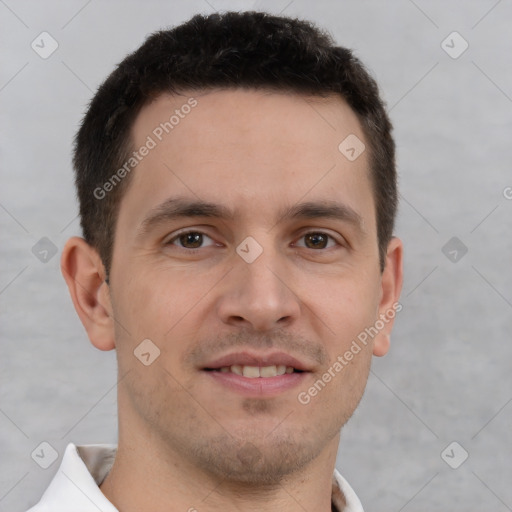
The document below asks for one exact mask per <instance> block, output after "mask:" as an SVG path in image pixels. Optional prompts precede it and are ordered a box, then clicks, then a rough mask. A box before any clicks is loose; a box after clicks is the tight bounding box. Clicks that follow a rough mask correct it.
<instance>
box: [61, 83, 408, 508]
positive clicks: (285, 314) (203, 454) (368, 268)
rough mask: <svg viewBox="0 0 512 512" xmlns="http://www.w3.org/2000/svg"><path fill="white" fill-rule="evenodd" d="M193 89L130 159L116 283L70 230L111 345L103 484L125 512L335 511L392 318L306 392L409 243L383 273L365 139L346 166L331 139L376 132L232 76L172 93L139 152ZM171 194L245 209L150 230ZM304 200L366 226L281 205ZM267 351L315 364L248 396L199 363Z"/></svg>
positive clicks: (393, 245) (387, 290)
mask: <svg viewBox="0 0 512 512" xmlns="http://www.w3.org/2000/svg"><path fill="white" fill-rule="evenodd" d="M190 96H193V97H194V98H195V99H196V100H197V106H196V107H195V108H194V109H192V110H191V112H190V113H189V114H188V115H187V116H185V117H184V119H181V120H180V123H179V125H177V126H175V127H174V129H173V131H172V132H171V133H170V134H168V135H165V136H164V137H163V139H162V141H161V142H158V144H157V146H156V147H155V148H154V149H152V150H151V151H150V152H149V154H148V155H147V156H146V157H145V158H144V159H143V160H142V162H140V163H139V164H138V166H137V167H136V168H135V169H134V171H132V177H131V178H132V182H131V183H130V185H129V187H128V189H127V191H126V193H125V195H124V196H123V199H122V201H121V205H120V210H119V217H118V219H117V224H116V235H115V241H114V249H113V260H112V261H113V264H112V268H111V273H110V276H109V277H110V281H109V283H110V284H109V285H107V284H106V283H105V281H104V279H105V269H104V267H103V265H102V263H101V260H100V258H99V256H98V253H97V252H96V251H95V250H94V249H93V248H92V247H90V246H89V245H88V244H87V243H86V242H85V241H84V240H83V239H81V238H79V237H73V238H71V239H70V240H69V241H68V243H67V245H66V247H65V249H64V253H63V255H62V270H63V275H64V277H65V279H66V281H67V284H68V287H69V290H70V293H71V297H72V299H73V302H74V305H75V308H76V310H77V312H78V314H79V316H80V319H81V320H82V322H83V324H84V327H85V329H86V330H87V333H88V335H89V338H90V340H91V343H92V344H93V345H94V346H95V347H97V348H98V349H100V350H112V349H116V351H117V358H118V366H119V385H118V408H119V445H118V453H117V457H116V460H115V463H114V465H113V468H112V470H111V472H110V473H109V475H108V476H107V478H106V479H105V481H104V482H103V484H102V485H101V490H102V491H103V493H104V494H105V495H106V496H107V498H108V499H109V500H110V501H111V502H112V503H113V504H114V505H115V506H116V507H117V508H118V509H119V510H122V511H123V512H131V511H138V510H145V511H146V512H160V511H162V512H163V511H164V510H165V511H166V512H169V511H183V510H190V509H192V510H193V509H194V507H195V508H196V509H197V510H199V511H200V512H202V511H220V510H222V511H228V512H229V511H235V510H244V511H251V510H259V511H266V510H273V511H274V510H281V511H292V510H294V511H295V510H297V508H298V504H300V506H301V507H302V508H303V509H304V510H317V511H324V512H327V511H330V510H331V508H330V500H331V478H332V473H333V470H334V466H335V461H336V453H337V448H338V443H339V437H340V430H341V428H342V426H343V425H344V424H345V423H346V421H347V420H348V419H349V418H350V416H351V415H352V413H353V412H354V410H355V408H356V407H357V405H358V403H359V401H360V399H361V397H362V394H363V392H364V388H365V386H366V382H367V378H368V373H369V369H370V364H371V358H372V354H373V355H375V356H382V355H384V354H385V353H386V352H387V351H388V348H389V336H390V332H391V328H392V325H393V320H389V321H388V322H387V323H386V324H385V326H384V328H383V329H382V330H381V331H380V332H379V333H378V334H377V335H376V336H375V337H374V338H373V339H370V340H369V342H368V344H367V345H366V346H363V345H361V348H362V349H361V351H360V352H359V353H357V355H354V357H353V359H352V360H351V361H350V363H349V364H347V365H346V366H345V367H344V368H343V370H342V371H341V372H339V373H337V374H336V377H334V378H333V379H332V380H331V381H330V382H329V383H328V384H327V385H326V386H325V388H323V389H322V390H321V391H320V392H319V393H318V394H317V395H316V396H315V397H314V398H312V399H311V401H310V402H309V403H308V404H305V405H304V404H301V403H300V402H299V401H298V400H297V395H298V393H299V392H300V391H307V390H308V388H309V387H311V386H312V385H313V383H314V382H315V381H317V380H318V379H319V378H321V376H322V374H323V373H324V372H325V371H326V370H327V369H328V368H329V367H330V366H332V364H333V362H334V361H336V358H337V357H338V356H340V355H343V354H344V353H345V352H346V351H347V350H348V349H349V348H350V346H351V343H352V341H353V340H354V339H356V337H357V335H358V334H359V333H361V332H362V331H364V329H365V328H367V327H369V326H372V325H374V324H375V322H376V320H377V319H378V318H379V315H380V314H385V313H386V312H388V311H390V310H392V309H393V304H395V303H396V302H397V301H398V299H399V295H400V291H401V287H402V243H401V241H400V240H399V239H397V238H393V239H392V240H391V241H390V243H389V245H388V248H387V256H386V267H385V269H384V271H383V272H382V273H381V271H380V269H379V255H378V245H377V225H376V220H375V206H374V200H373V195H372V188H371V182H370V176H369V169H368V159H367V156H368V155H367V151H365V152H363V154H362V155H361V156H360V157H359V158H357V159H356V160H355V161H353V162H350V161H349V160H348V159H347V158H345V156H344V155H343V154H341V153H340V151H339V150H338V145H339V144H340V142H341V141H342V140H344V139H345V137H347V136H348V135H349V134H355V135H357V137H359V138H360V139H361V140H363V141H365V138H364V135H363V132H362V129H361V126H360V123H359V121H358V119H357V117H356V115H355V114H354V113H353V111H352V110H351V109H350V108H349V107H348V105H347V104H346V103H345V102H344V101H343V100H342V99H340V98H338V97H334V96H333V97H329V98H326V99H321V98H312V97H306V96H302V95H298V94H283V93H275V92H265V91H252V90H251V91H248V90H239V89H237V90H230V91H227V90H214V91H209V92H200V91H194V92H191V93H190V94H183V95H182V96H170V95H162V96H160V97H158V98H157V99H156V100H155V101H154V102H153V103H151V104H149V105H147V106H146V107H144V108H143V109H142V110H141V112H140V114H139V116H138V117H137V119H136V120H135V123H134V126H133V131H132V138H133V142H134V144H133V146H134V148H139V147H140V146H141V145H142V144H144V142H145V141H146V139H147V136H148V135H151V133H152V131H153V130H154V129H155V127H156V126H158V125H159V124H160V123H161V122H163V121H165V120H167V119H169V116H170V115H171V114H172V113H173V112H174V110H175V109H176V108H178V109H179V108H180V106H181V105H183V104H184V103H185V102H186V101H187V99H188V98H189V97H190ZM366 145H367V146H368V144H366ZM176 196H181V197H183V198H187V199H192V200H203V201H208V202H213V203H217V204H220V205H224V206H226V207H228V208H231V209H233V210H235V212H236V215H235V216H234V218H233V219H218V218H212V217H200V218H196V217H190V218H177V219H167V220H164V221H162V222H160V223H158V224H156V225H154V226H153V227H151V228H150V229H148V230H146V232H144V233H142V234H141V225H142V222H143V220H144V219H145V218H146V217H147V216H148V214H150V212H151V211H152V210H153V209H154V208H155V207H156V206H158V205H159V204H161V203H162V202H164V201H166V200H167V199H169V198H171V197H176ZM306 201H308V202H325V201H333V202H337V203H343V204H344V205H345V206H348V207H349V208H351V209H353V210H354V211H355V212H357V214H358V216H359V217H360V219H361V222H360V224H357V223H354V222H350V221H349V220H347V219H341V220H340V219H331V218H324V217H320V218H299V219H284V218H283V217H282V215H281V214H280V212H281V211H282V209H283V208H287V207H291V206H294V205H296V204H297V203H299V202H306ZM179 230H184V231H186V230H189V231H194V232H197V231H199V232H201V233H203V234H204V235H206V236H203V238H202V245H201V244H200V243H199V246H197V245H194V244H190V243H189V244H188V245H187V239H185V242H183V239H179V238H174V237H175V236H176V234H177V233H178V232H179ZM318 232H321V233H323V234H324V236H325V235H330V236H331V237H332V238H321V240H320V242H321V243H313V244H311V236H309V237H308V236H305V235H307V234H311V233H318ZM247 236H251V237H253V238H254V239H255V240H256V241H257V242H258V244H259V245H260V246H261V247H262V249H263V252H262V254H261V255H260V256H259V257H258V258H257V259H256V260H255V261H254V262H252V263H247V262H246V261H244V259H242V258H241V257H240V256H239V254H237V252H236V250H235V249H236V248H237V246H238V245H239V244H240V243H241V242H242V241H243V240H244V239H245V238H246V237H247ZM180 240H181V242H180ZM327 240H328V242H327ZM317 242H318V240H317ZM190 247H198V248H197V249H196V250H195V251H193V252H191V249H190ZM144 339H150V340H152V342H153V343H154V344H155V345H156V346H157V347H158V348H159V350H160V356H159V357H158V358H157V359H156V360H155V361H154V362H153V363H152V364H150V365H149V366H145V365H143V364H142V363H141V362H140V361H139V359H137V358H136V357H135V356H134V349H136V347H137V346H138V345H139V344H140V343H141V341H142V340H144ZM270 347H271V348H273V349H276V348H277V349H279V350H281V351H284V352H288V353H290V354H292V355H293V356H294V357H296V358H298V359H300V360H301V361H303V362H305V363H306V364H307V365H308V368H309V369H310V370H311V372H310V373H308V374H306V375H305V377H304V381H303V383H301V385H300V388H293V389H290V390H286V391H283V392H281V393H278V394H277V395H275V396H272V397H263V398H262V397H247V396H242V395H240V394H239V393H237V392H235V391H232V390H230V389H227V388H225V387H224V386H221V385H220V384H218V383H217V382H216V381H212V378H211V375H208V374H207V372H204V371H202V370H201V365H204V364H205V363H206V361H211V360H212V359H213V358H216V357H219V356H223V355H225V354H227V353H230V352H233V351H240V350H242V349H251V350H253V351H259V352H263V351H268V350H270Z"/></svg>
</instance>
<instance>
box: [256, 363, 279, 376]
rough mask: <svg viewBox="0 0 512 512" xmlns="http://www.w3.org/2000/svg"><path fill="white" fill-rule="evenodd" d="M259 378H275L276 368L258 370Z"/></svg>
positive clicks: (269, 367) (268, 367)
mask: <svg viewBox="0 0 512 512" xmlns="http://www.w3.org/2000/svg"><path fill="white" fill-rule="evenodd" d="M259 373H260V377H275V376H276V375H277V367H276V366H264V367H263V368H260V371H259Z"/></svg>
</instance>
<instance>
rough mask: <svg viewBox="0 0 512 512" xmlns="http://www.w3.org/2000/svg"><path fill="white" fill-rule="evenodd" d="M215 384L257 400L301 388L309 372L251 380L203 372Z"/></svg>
mask: <svg viewBox="0 0 512 512" xmlns="http://www.w3.org/2000/svg"><path fill="white" fill-rule="evenodd" d="M203 373H204V374H205V375H206V376H207V377H208V378H210V379H212V381H213V382H216V383H218V384H219V385H221V386H222V387H224V388H227V389H229V390H231V391H235V392H236V393H238V394H241V395H243V396H247V397H255V398H263V397H265V398H271V397H273V396H277V395H279V394H281V393H283V392H285V391H288V390H289V389H292V388H295V387H297V386H299V385H300V384H301V383H302V382H303V381H304V379H305V378H306V377H308V376H309V375H310V374H309V372H303V373H285V374H284V375H278V376H276V377H256V378H254V379H251V378H249V377H244V376H242V375H237V374H236V373H221V372H219V371H203Z"/></svg>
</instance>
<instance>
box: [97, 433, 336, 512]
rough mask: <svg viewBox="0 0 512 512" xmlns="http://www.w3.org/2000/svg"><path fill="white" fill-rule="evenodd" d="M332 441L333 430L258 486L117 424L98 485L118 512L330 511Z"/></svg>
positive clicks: (333, 462) (153, 436) (332, 466)
mask: <svg viewBox="0 0 512 512" xmlns="http://www.w3.org/2000/svg"><path fill="white" fill-rule="evenodd" d="M120 425H121V423H120ZM141 440H143V441H141ZM338 441H339V435H338V436H336V437H335V438H334V439H333V440H332V442H331V443H329V445H328V446H327V447H326V449H325V450H324V452H322V453H320V454H319V456H318V457H317V458H315V459H314V460H313V461H311V462H310V463H309V464H308V465H307V467H304V468H301V469H300V470H299V471H296V472H295V473H293V474H290V475H287V476H286V477H284V478H283V479H282V480H281V481H280V482H276V483H273V484H267V485H263V486H262V485H261V484H254V485H251V484H250V483H247V482H243V483H240V482H237V481H236V480H235V479H230V478H228V477H226V478H224V479H219V478H218V477H217V476H215V475H213V474H211V473H210V472H209V471H208V468H197V467H195V466H194V465H193V464H191V463H190V461H187V460H183V458H182V457H181V456H180V455H179V453H177V452H176V451H175V450H173V449H172V447H170V446H169V444H168V443H163V442H161V440H159V439H158V438H157V436H156V435H155V434H154V433H153V434H152V433H148V432H140V431H137V432H135V431H130V430H129V429H128V430H123V429H122V428H120V431H119V444H118V450H117V454H116V458H115V461H114V464H113V466H112V469H111V471H110V472H109V474H108V476H107V477H106V478H105V480H104V481H103V483H102V484H101V485H100V489H101V491H102V492H103V494H104V495H105V496H106V497H107V499H108V500H109V501H110V502H111V503H112V504H113V505H114V506H115V507H116V508H117V509H118V510H119V511H120V512H136V511H137V512H138V511H140V510H144V511H145V512H175V511H176V512H182V511H188V512H217V511H223V512H234V511H240V510H244V511H248V512H250V511H256V510H257V511H260V512H266V511H271V510H272V511H275V510H279V511H282V512H292V511H294V512H296V511H297V509H302V510H315V511H318V512H330V511H331V494H332V475H333V471H334V465H335V461H336V453H337V447H338Z"/></svg>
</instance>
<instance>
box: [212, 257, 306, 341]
mask: <svg viewBox="0 0 512 512" xmlns="http://www.w3.org/2000/svg"><path fill="white" fill-rule="evenodd" d="M233 259H234V268H233V270H232V271H231V272H229V273H228V275H227V276H226V280H225V282H224V287H223V290H222V294H221V296H220V297H219V301H218V309H217V313H218V315H219V317H220V318H221V320H222V321H223V322H224V323H226V324H229V325H232V326H237V327H239V328H250V329H253V330H255V331H261V332H264V331H271V330H273V329H279V328H283V327H286V326H289V325H290V324H292V323H293V322H294V321H296V320H297V319H298V317H299V315H300V311H301V304H300V300H299V298H298V296H297V294H296V292H295V291H294V290H293V286H292V285H293V283H292V276H291V272H290V264H289V262H286V261H285V260H284V259H283V257H282V256H281V257H280V256H279V254H278V253H277V252H276V251H274V250H271V249H264V250H263V252H262V254H261V255H260V256H259V257H258V258H257V259H256V260H255V261H253V262H252V263H248V262H246V261H244V259H243V258H242V257H240V256H239V255H238V254H236V253H235V254H234V255H233Z"/></svg>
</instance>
